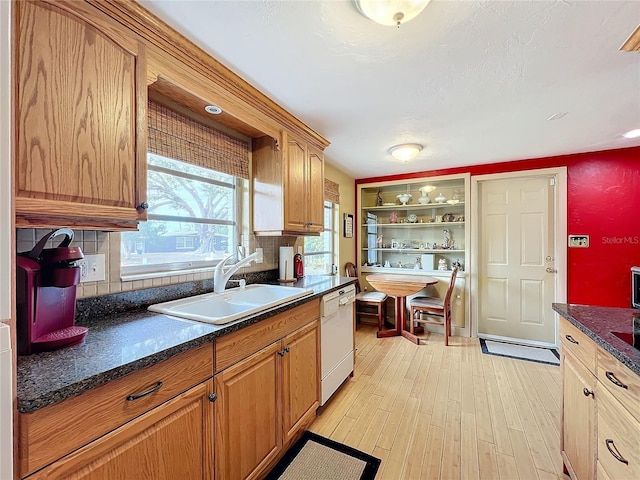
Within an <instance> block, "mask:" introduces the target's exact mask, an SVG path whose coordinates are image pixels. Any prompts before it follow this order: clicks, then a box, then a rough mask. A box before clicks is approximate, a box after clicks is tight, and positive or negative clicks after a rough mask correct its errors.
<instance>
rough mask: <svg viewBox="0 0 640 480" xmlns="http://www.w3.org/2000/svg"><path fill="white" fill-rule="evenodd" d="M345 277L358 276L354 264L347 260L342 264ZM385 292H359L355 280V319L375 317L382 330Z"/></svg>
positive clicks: (384, 314)
mask: <svg viewBox="0 0 640 480" xmlns="http://www.w3.org/2000/svg"><path fill="white" fill-rule="evenodd" d="M344 269H345V273H346V275H347V277H355V278H358V273H357V272H356V266H355V265H354V264H353V263H351V262H347V263H346V264H345V266H344ZM386 305H387V294H386V293H382V292H361V291H360V282H359V281H358V282H356V320H358V317H376V318H377V319H378V330H382V327H383V326H384V319H385V316H386V314H387V307H386Z"/></svg>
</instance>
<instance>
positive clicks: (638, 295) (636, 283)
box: [631, 267, 640, 308]
mask: <svg viewBox="0 0 640 480" xmlns="http://www.w3.org/2000/svg"><path fill="white" fill-rule="evenodd" d="M631 305H632V306H633V307H635V308H640V267H631Z"/></svg>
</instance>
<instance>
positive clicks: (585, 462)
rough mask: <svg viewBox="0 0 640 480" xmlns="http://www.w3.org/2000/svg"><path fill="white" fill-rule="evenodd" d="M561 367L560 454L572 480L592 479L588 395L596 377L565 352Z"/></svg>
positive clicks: (590, 401)
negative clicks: (573, 477)
mask: <svg viewBox="0 0 640 480" xmlns="http://www.w3.org/2000/svg"><path fill="white" fill-rule="evenodd" d="M562 368H563V371H562V373H563V387H562V388H563V397H562V399H563V400H562V403H563V405H562V416H563V425H562V451H563V453H564V455H565V456H566V459H567V460H568V461H569V464H570V465H568V466H569V467H571V469H573V471H574V472H575V476H576V478H575V479H574V480H592V479H593V478H594V473H595V458H596V452H595V445H594V438H595V400H594V395H591V394H590V393H589V392H593V391H594V387H595V377H594V376H593V375H592V374H591V373H589V371H588V370H587V369H586V368H585V367H584V366H583V365H582V364H581V363H580V362H579V361H578V360H575V359H574V358H573V356H571V355H568V354H566V353H563V356H562ZM585 389H586V390H585ZM585 392H587V395H585Z"/></svg>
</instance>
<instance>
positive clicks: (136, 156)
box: [13, 1, 147, 230]
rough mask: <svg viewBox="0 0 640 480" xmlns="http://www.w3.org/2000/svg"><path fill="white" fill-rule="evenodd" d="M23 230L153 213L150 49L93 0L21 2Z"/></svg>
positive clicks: (128, 221)
mask: <svg viewBox="0 0 640 480" xmlns="http://www.w3.org/2000/svg"><path fill="white" fill-rule="evenodd" d="M14 10H15V17H14V22H15V23H14V25H15V29H14V46H13V48H14V57H15V67H14V68H15V79H16V80H15V95H14V98H15V100H14V105H15V107H14V114H15V117H14V118H15V133H16V144H15V145H16V148H15V152H16V153H15V196H16V199H15V210H16V226H19V227H27V226H34V227H35V226H37V227H56V226H61V225H68V226H74V227H78V228H85V229H101V230H122V229H135V228H136V225H137V222H138V220H140V219H145V218H146V211H145V208H146V203H145V199H146V119H145V115H146V96H147V92H146V78H145V74H146V72H145V55H144V53H145V49H144V46H143V44H142V43H141V42H140V41H139V39H138V38H137V37H136V36H135V35H134V34H133V33H129V32H128V31H127V30H126V29H124V28H123V27H122V26H120V25H119V24H118V23H117V22H115V21H114V20H112V19H110V18H108V17H107V16H106V15H104V14H102V13H101V12H99V11H98V10H96V9H94V8H93V7H91V6H89V5H88V4H86V3H85V2H53V1H52V2H48V1H47V2H44V1H40V2H30V1H24V2H15V4H14Z"/></svg>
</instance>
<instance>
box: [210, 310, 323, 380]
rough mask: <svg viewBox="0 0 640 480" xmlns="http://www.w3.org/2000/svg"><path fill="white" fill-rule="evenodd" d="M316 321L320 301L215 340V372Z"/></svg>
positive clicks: (318, 315) (318, 314)
mask: <svg viewBox="0 0 640 480" xmlns="http://www.w3.org/2000/svg"><path fill="white" fill-rule="evenodd" d="M319 317H320V300H319V299H315V300H311V301H310V302H307V303H304V304H302V305H299V306H297V307H295V308H292V309H290V310H287V311H286V312H283V313H280V314H278V315H274V316H273V317H271V318H267V319H265V320H263V321H261V322H258V323H255V324H253V325H251V326H249V327H246V328H243V329H242V330H239V331H237V332H234V333H230V334H229V335H225V336H223V337H220V338H218V339H216V341H215V352H216V353H215V358H216V372H220V371H222V370H224V369H225V368H227V367H229V366H230V365H233V364H234V363H236V362H238V361H240V360H242V359H243V358H246V357H248V356H249V355H252V354H254V353H255V352H257V351H258V350H260V349H262V348H264V347H266V346H267V345H269V344H270V343H273V342H275V341H276V340H279V339H281V338H282V337H286V336H287V335H289V334H290V333H291V332H293V331H295V330H297V329H298V328H300V327H302V326H304V325H306V324H307V323H309V322H311V321H312V320H315V319H316V318H319Z"/></svg>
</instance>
